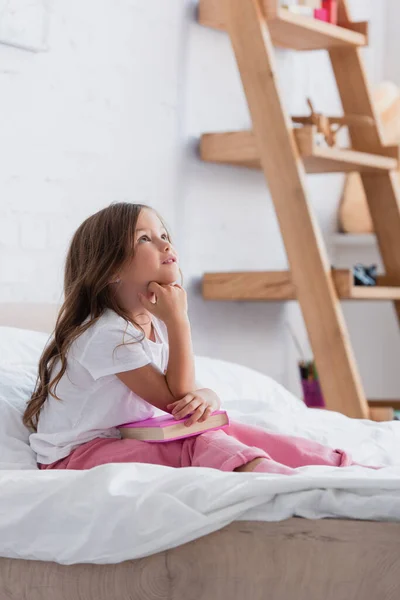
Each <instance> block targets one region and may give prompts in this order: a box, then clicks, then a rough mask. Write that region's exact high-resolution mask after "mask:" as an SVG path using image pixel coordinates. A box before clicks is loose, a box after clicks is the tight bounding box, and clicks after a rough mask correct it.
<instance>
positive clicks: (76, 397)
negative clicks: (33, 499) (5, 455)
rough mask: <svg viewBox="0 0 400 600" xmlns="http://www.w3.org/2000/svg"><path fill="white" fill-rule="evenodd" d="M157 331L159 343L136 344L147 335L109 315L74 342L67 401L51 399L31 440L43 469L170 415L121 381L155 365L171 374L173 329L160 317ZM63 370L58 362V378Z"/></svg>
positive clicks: (62, 392)
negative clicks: (126, 426)
mask: <svg viewBox="0 0 400 600" xmlns="http://www.w3.org/2000/svg"><path fill="white" fill-rule="evenodd" d="M153 325H154V330H155V335H156V341H155V342H153V341H151V340H149V339H147V338H144V339H143V340H142V341H136V340H140V339H141V338H142V337H143V334H142V332H141V331H140V330H138V329H136V328H135V327H134V326H133V325H132V324H131V323H129V324H128V325H127V323H126V321H125V320H124V319H122V318H121V317H120V316H119V315H117V313H115V312H114V311H113V310H106V311H105V313H104V314H103V315H102V316H101V317H100V319H99V320H98V321H97V322H96V323H94V324H93V325H92V326H91V327H89V329H87V330H86V331H85V332H84V333H82V334H81V335H80V336H79V337H78V338H77V339H76V340H74V342H73V343H72V344H71V347H70V349H69V350H68V353H67V370H66V372H65V373H64V375H63V376H62V378H61V379H60V381H59V383H58V385H57V389H56V395H57V396H58V397H59V398H61V400H56V399H55V398H53V397H52V396H50V395H49V396H48V397H47V399H46V401H45V403H44V405H43V407H42V410H41V412H40V415H39V423H38V430H37V433H33V434H32V435H31V436H30V439H29V441H30V445H31V447H32V450H34V452H36V454H37V460H38V462H39V463H42V464H51V463H53V462H55V461H57V460H60V459H61V458H65V457H66V456H68V455H69V454H70V453H71V452H72V450H74V449H75V448H77V447H78V446H80V445H81V444H83V443H85V442H89V441H90V440H93V439H95V438H98V437H117V438H118V437H120V433H119V431H118V429H116V427H117V426H118V425H122V424H123V423H129V422H133V421H142V420H143V419H148V418H150V417H153V416H159V415H162V414H165V413H164V412H163V411H161V410H160V409H157V408H156V407H154V406H152V405H151V404H149V403H148V402H146V401H145V400H143V399H142V398H140V397H139V396H137V395H136V394H134V393H133V392H132V391H131V390H130V389H129V388H128V387H127V386H126V385H125V384H124V383H122V381H120V380H119V379H118V377H117V376H116V375H115V373H121V372H124V371H131V370H132V369H139V368H140V367H144V366H145V365H147V364H149V363H153V364H154V365H155V366H156V367H157V368H158V369H160V371H161V372H163V373H164V372H165V370H166V368H167V364H168V334H167V328H166V326H165V324H164V323H163V322H162V321H160V320H159V319H156V318H155V317H153ZM124 342H125V343H124ZM130 342H133V343H130ZM119 344H123V345H122V346H118V345H119ZM117 346H118V347H117ZM59 368H60V363H59V362H58V363H57V364H56V365H55V366H54V370H53V373H52V376H55V375H56V374H57V372H58V371H59Z"/></svg>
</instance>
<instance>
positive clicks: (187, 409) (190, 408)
mask: <svg viewBox="0 0 400 600" xmlns="http://www.w3.org/2000/svg"><path fill="white" fill-rule="evenodd" d="M201 404H202V401H201V400H192V401H191V402H189V404H186V406H184V407H183V408H182V410H180V411H179V412H176V413H175V414H174V418H175V419H184V418H185V417H187V416H188V415H190V414H191V413H192V412H194V411H195V410H196V409H197V407H198V406H200V405H201Z"/></svg>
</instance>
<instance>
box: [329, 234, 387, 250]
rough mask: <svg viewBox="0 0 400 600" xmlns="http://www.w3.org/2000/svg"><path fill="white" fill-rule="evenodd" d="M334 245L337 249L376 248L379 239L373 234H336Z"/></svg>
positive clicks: (333, 238)
mask: <svg viewBox="0 0 400 600" xmlns="http://www.w3.org/2000/svg"><path fill="white" fill-rule="evenodd" d="M332 243H333V245H334V246H336V247H339V246H340V247H343V248H346V247H353V246H355V247H363V246H364V247H367V246H370V247H376V246H377V239H376V235H375V234H373V233H335V234H334V235H333V236H332Z"/></svg>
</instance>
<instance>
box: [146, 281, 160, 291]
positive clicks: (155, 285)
mask: <svg viewBox="0 0 400 600" xmlns="http://www.w3.org/2000/svg"><path fill="white" fill-rule="evenodd" d="M147 289H148V290H149V292H153V294H156V293H159V292H160V291H161V290H162V285H160V284H159V283H157V282H156V281H151V282H150V283H149V285H148V286H147Z"/></svg>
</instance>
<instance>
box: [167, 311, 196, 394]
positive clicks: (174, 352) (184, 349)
mask: <svg viewBox="0 0 400 600" xmlns="http://www.w3.org/2000/svg"><path fill="white" fill-rule="evenodd" d="M166 325H167V330H168V342H169V359H168V366H167V372H166V375H165V378H166V381H167V385H168V387H169V389H170V391H171V394H172V395H173V396H174V398H175V400H179V399H181V398H183V397H184V396H186V394H189V392H193V390H194V389H195V386H196V383H195V374H194V357H193V347H192V336H191V333H190V323H189V319H188V318H187V317H182V318H179V319H174V320H171V321H169V322H168V323H167V324H166Z"/></svg>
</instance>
